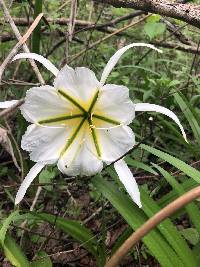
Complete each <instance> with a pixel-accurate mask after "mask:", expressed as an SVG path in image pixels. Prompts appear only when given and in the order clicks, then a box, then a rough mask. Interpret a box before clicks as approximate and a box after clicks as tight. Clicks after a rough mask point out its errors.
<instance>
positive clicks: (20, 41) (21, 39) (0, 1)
mask: <svg viewBox="0 0 200 267" xmlns="http://www.w3.org/2000/svg"><path fill="white" fill-rule="evenodd" d="M0 5H1V6H2V9H3V12H4V16H5V19H6V20H7V21H9V23H10V26H11V28H12V30H13V32H14V34H15V36H16V38H17V39H18V43H17V44H16V46H15V47H14V48H13V50H12V51H11V52H10V54H11V55H10V54H9V55H8V57H7V59H5V60H6V62H3V66H2V65H1V70H0V81H1V76H2V73H3V71H4V69H5V66H6V65H7V64H8V62H9V61H10V59H11V58H12V57H13V56H14V55H15V53H16V52H17V51H18V49H19V48H20V47H21V46H22V48H23V50H24V52H25V53H29V52H30V51H29V48H28V46H27V45H26V44H25V42H26V40H27V39H28V37H29V35H30V34H31V33H32V31H33V30H34V28H35V27H36V26H37V24H38V22H39V21H40V19H41V17H42V14H40V15H39V16H38V17H37V18H36V19H35V21H34V22H33V24H32V25H31V27H30V28H29V30H28V31H27V33H26V34H25V35H24V36H23V37H22V36H21V34H20V32H19V30H18V28H17V27H16V25H15V23H14V21H13V19H12V17H11V15H10V13H9V11H8V9H7V7H6V5H5V3H4V1H3V0H0ZM18 45H19V47H18ZM29 61H30V63H31V66H32V68H33V70H34V72H35V74H36V76H37V78H38V80H39V82H40V83H41V84H45V82H44V79H43V78H42V75H41V73H40V71H39V69H38V67H37V65H36V63H35V62H34V60H32V59H30V60H29Z"/></svg>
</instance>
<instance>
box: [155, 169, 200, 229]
mask: <svg viewBox="0 0 200 267" xmlns="http://www.w3.org/2000/svg"><path fill="white" fill-rule="evenodd" d="M153 166H154V167H155V168H157V169H158V170H159V171H160V173H161V174H162V175H163V176H164V177H165V179H166V180H167V181H168V183H169V184H170V185H171V186H172V188H173V189H175V190H176V192H177V194H178V196H182V195H183V194H184V193H185V190H184V188H183V187H182V185H181V184H179V183H178V182H177V181H176V178H175V177H173V176H171V175H170V174H169V173H168V172H167V171H165V170H164V169H163V168H161V167H160V166H158V165H156V164H153ZM185 210H186V211H187V213H188V215H189V217H190V219H191V221H192V222H193V224H194V226H195V227H196V229H197V231H198V233H199V234H200V223H199V222H200V213H199V208H198V207H197V206H196V205H195V204H194V203H190V204H188V205H186V206H185Z"/></svg>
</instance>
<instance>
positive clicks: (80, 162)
mask: <svg viewBox="0 0 200 267" xmlns="http://www.w3.org/2000/svg"><path fill="white" fill-rule="evenodd" d="M58 168H59V170H60V171H61V172H62V173H65V174H67V175H69V176H77V175H80V176H90V175H94V174H96V173H98V172H100V171H101V170H102V168H103V163H102V160H101V159H99V157H98V155H97V152H96V148H95V145H94V141H93V139H92V136H91V133H90V129H89V127H88V125H87V122H85V125H84V126H83V128H82V130H80V132H79V134H78V135H77V137H76V139H75V141H74V143H72V145H71V146H70V147H69V148H68V150H67V151H66V152H65V153H64V155H63V156H62V157H61V158H60V159H59V161H58Z"/></svg>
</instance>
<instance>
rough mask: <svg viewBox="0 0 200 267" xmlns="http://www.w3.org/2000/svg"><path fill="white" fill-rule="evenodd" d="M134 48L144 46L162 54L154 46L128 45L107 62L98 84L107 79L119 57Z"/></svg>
mask: <svg viewBox="0 0 200 267" xmlns="http://www.w3.org/2000/svg"><path fill="white" fill-rule="evenodd" d="M136 46H145V47H149V48H151V49H154V50H156V51H157V52H160V53H162V51H161V50H160V49H158V48H156V47H155V46H153V45H151V44H144V43H133V44H129V45H127V46H125V47H123V48H121V49H119V50H118V51H117V52H116V53H115V54H114V55H113V56H112V57H111V58H110V59H109V61H108V63H107V64H106V66H105V68H104V70H103V73H102V76H101V80H100V83H101V85H104V83H105V81H106V79H107V78H108V75H109V74H110V72H111V71H112V69H113V68H114V66H115V65H116V64H117V62H118V60H119V59H120V57H121V56H122V55H123V54H124V53H125V52H126V51H127V50H128V49H129V48H131V47H136Z"/></svg>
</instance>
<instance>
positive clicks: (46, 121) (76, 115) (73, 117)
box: [38, 114, 84, 124]
mask: <svg viewBox="0 0 200 267" xmlns="http://www.w3.org/2000/svg"><path fill="white" fill-rule="evenodd" d="M83 116H84V115H83V114H75V115H63V116H60V117H55V118H48V119H44V120H41V121H38V123H39V124H45V123H52V122H59V121H63V120H72V119H76V118H81V117H83Z"/></svg>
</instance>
